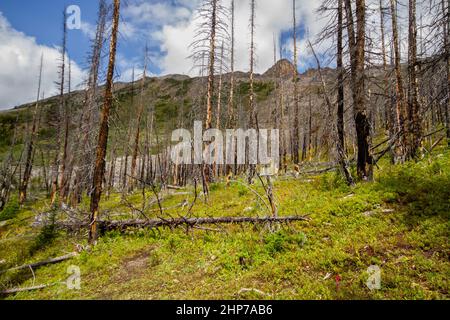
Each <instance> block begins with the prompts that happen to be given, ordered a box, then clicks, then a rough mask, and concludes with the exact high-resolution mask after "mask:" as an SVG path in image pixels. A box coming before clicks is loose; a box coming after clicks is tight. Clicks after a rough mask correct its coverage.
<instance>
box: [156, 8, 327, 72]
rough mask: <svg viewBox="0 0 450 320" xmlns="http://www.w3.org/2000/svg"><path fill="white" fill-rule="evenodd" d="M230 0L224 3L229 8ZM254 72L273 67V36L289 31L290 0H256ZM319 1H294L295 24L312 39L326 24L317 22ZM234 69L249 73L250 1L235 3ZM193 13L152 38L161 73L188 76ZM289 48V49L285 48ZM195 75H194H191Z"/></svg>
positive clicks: (192, 11) (290, 23) (168, 25)
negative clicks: (158, 52)
mask: <svg viewBox="0 0 450 320" xmlns="http://www.w3.org/2000/svg"><path fill="white" fill-rule="evenodd" d="M230 2H231V0H226V1H223V2H222V3H223V5H225V6H228V5H229V3H230ZM256 4H257V7H256V33H255V43H256V56H257V64H256V72H259V73H262V72H264V71H266V70H267V69H268V68H270V67H271V66H272V65H273V34H275V35H279V34H280V32H281V31H286V30H289V29H291V28H292V0H277V1H273V0H257V1H256ZM319 4H320V0H312V1H311V0H297V24H298V25H300V24H301V25H305V26H306V27H307V28H308V29H309V30H310V34H311V36H313V35H315V34H317V33H318V32H319V31H320V29H321V27H322V26H323V24H324V23H325V21H323V20H318V19H317V18H316V17H317V14H316V13H315V11H316V9H317V8H318V6H319ZM235 13H236V17H235V21H236V22H235V23H236V26H235V28H236V29H235V30H236V32H235V63H236V66H235V69H236V70H242V71H246V70H249V53H248V52H249V44H250V31H249V17H250V1H249V0H245V1H242V0H236V2H235ZM194 15H195V10H191V11H190V16H189V19H182V20H181V21H179V22H178V23H168V24H166V25H164V26H163V27H162V28H161V30H159V31H157V32H154V33H153V38H154V39H156V40H158V41H160V42H161V49H162V51H163V52H164V56H163V57H162V59H161V61H162V65H161V69H162V73H163V74H170V73H191V74H192V72H191V68H192V61H191V60H189V59H187V57H188V56H190V54H191V52H190V51H189V44H190V43H191V42H192V39H193V37H194V34H195V30H196V27H197V22H196V21H194V20H193V17H194ZM286 48H287V49H289V46H287V47H286ZM299 48H300V54H299V62H300V63H302V62H301V57H302V53H304V52H306V45H305V43H304V40H303V43H302V41H300V43H299ZM194 75H195V74H194Z"/></svg>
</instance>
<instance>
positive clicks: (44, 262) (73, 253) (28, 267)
mask: <svg viewBox="0 0 450 320" xmlns="http://www.w3.org/2000/svg"><path fill="white" fill-rule="evenodd" d="M76 255H77V253H75V252H72V253H69V254H66V255H64V256H62V257H56V258H51V259H48V260H44V261H39V262H35V263H31V264H24V265H21V266H18V267H14V268H11V269H7V270H3V271H0V274H3V273H5V272H8V271H17V270H22V269H30V268H31V269H33V268H37V267H41V266H44V265H47V264H53V263H58V262H62V261H65V260H68V259H71V258H73V257H75V256H76Z"/></svg>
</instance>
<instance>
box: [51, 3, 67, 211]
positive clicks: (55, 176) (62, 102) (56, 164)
mask: <svg viewBox="0 0 450 320" xmlns="http://www.w3.org/2000/svg"><path fill="white" fill-rule="evenodd" d="M66 21H67V14H66V11H65V10H64V11H63V40H62V47H61V50H60V54H61V64H60V66H59V83H58V86H59V109H58V117H57V122H58V123H56V143H55V147H56V148H55V149H56V152H55V158H54V161H53V172H52V191H51V203H52V205H54V204H55V201H56V197H57V195H58V185H59V178H60V172H59V171H60V165H61V158H62V156H61V155H60V152H61V140H62V139H61V135H62V130H61V128H60V127H61V123H60V122H61V120H62V116H63V114H64V110H65V109H66V99H65V96H64V91H65V90H64V88H65V70H66V46H67V22H66Z"/></svg>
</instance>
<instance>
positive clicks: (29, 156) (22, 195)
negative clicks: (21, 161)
mask: <svg viewBox="0 0 450 320" xmlns="http://www.w3.org/2000/svg"><path fill="white" fill-rule="evenodd" d="M43 60H44V56H43V55H41V64H40V67H39V80H38V90H37V98H36V104H35V106H34V112H33V120H32V121H33V123H32V126H31V131H30V136H29V140H28V144H27V146H26V152H25V157H26V158H25V170H24V174H23V179H22V181H21V183H20V185H19V204H21V205H22V204H23V203H24V202H25V201H26V199H27V189H28V183H29V181H30V178H31V171H32V168H33V154H34V143H35V139H36V133H37V130H38V108H39V98H40V96H41V84H42V68H43V63H44V61H43Z"/></svg>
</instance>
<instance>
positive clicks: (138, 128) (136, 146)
mask: <svg viewBox="0 0 450 320" xmlns="http://www.w3.org/2000/svg"><path fill="white" fill-rule="evenodd" d="M147 58H148V48H147V46H146V47H145V55H144V74H143V75H142V80H141V94H140V98H139V108H138V114H137V119H136V135H135V136H134V148H133V156H132V158H131V172H130V180H129V182H128V185H129V187H130V188H132V187H133V185H134V183H135V181H134V178H135V174H136V165H137V157H138V153H139V142H140V141H139V140H140V135H141V119H142V113H143V111H144V89H145V78H146V77H147Z"/></svg>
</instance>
